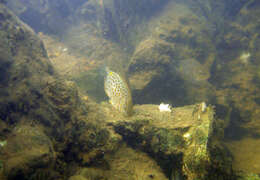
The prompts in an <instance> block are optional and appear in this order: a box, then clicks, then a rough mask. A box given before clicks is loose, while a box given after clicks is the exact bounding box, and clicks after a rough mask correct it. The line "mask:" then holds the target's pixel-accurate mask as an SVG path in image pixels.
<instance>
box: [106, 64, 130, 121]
mask: <svg viewBox="0 0 260 180" xmlns="http://www.w3.org/2000/svg"><path fill="white" fill-rule="evenodd" d="M104 87H105V92H106V94H107V96H108V97H109V102H110V103H111V104H112V106H113V107H114V108H115V109H117V110H118V111H120V112H122V113H123V114H124V115H127V116H129V115H131V114H132V109H133V104H132V96H131V91H130V89H129V86H128V84H127V82H126V81H125V80H124V79H123V78H122V77H121V76H120V75H119V74H117V73H116V72H113V71H111V70H110V69H109V68H108V67H107V68H106V77H105V84H104Z"/></svg>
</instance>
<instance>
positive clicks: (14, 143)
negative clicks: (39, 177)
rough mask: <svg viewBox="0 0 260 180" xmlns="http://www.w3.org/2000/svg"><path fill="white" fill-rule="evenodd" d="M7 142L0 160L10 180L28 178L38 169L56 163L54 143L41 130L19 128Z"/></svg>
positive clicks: (1, 150)
mask: <svg viewBox="0 0 260 180" xmlns="http://www.w3.org/2000/svg"><path fill="white" fill-rule="evenodd" d="M6 141H7V144H6V146H4V147H3V148H1V149H0V159H1V161H2V162H3V167H4V168H3V172H4V176H6V177H7V178H8V179H14V178H16V177H27V178H28V177H30V175H31V174H33V173H35V170H36V169H38V171H39V169H44V168H48V167H50V166H51V165H53V163H54V162H55V152H54V149H53V145H52V142H51V140H50V139H49V138H48V137H47V136H46V135H45V134H44V132H43V129H41V128H38V127H32V126H29V125H21V126H17V127H16V128H15V129H14V130H13V132H12V136H10V137H9V138H8V139H7V140H6Z"/></svg>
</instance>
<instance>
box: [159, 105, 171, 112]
mask: <svg viewBox="0 0 260 180" xmlns="http://www.w3.org/2000/svg"><path fill="white" fill-rule="evenodd" d="M158 108H159V110H160V112H171V111H172V110H171V106H170V105H169V104H164V103H161V104H160V105H159V107H158Z"/></svg>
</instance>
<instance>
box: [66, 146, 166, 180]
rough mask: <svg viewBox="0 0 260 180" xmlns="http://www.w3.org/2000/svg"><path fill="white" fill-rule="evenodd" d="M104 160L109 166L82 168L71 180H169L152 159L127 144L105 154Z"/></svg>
mask: <svg viewBox="0 0 260 180" xmlns="http://www.w3.org/2000/svg"><path fill="white" fill-rule="evenodd" d="M104 160H105V162H106V164H107V165H106V166H104V167H103V168H98V167H89V168H82V169H81V170H79V171H78V172H77V173H76V174H75V175H74V176H72V177H70V179H71V180H74V179H75V180H77V179H79V180H81V179H82V180H83V179H85V180H94V179H104V180H110V179H113V180H120V179H125V180H133V179H144V180H150V179H155V180H166V179H168V178H166V177H165V175H164V173H163V171H162V170H161V168H160V167H159V166H158V165H157V164H156V162H155V161H154V160H153V159H152V158H150V157H149V156H148V155H147V154H145V153H143V152H140V151H136V150H134V149H132V148H130V147H127V146H126V145H125V144H122V146H121V147H120V148H119V149H118V151H116V152H115V153H113V154H105V156H104Z"/></svg>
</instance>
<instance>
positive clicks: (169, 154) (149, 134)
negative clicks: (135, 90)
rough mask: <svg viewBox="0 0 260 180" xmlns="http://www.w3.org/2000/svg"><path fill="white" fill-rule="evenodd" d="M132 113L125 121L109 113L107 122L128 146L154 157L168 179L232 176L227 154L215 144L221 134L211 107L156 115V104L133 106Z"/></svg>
mask: <svg viewBox="0 0 260 180" xmlns="http://www.w3.org/2000/svg"><path fill="white" fill-rule="evenodd" d="M134 112H135V113H134V115H133V116H132V117H130V118H127V119H126V118H123V117H118V115H117V116H116V115H115V114H114V113H112V112H110V115H109V117H108V123H109V124H110V125H112V126H113V127H114V128H115V131H116V132H117V133H119V134H120V135H122V136H123V138H124V139H125V140H126V142H127V143H128V144H129V145H131V146H132V147H135V148H138V149H141V150H143V151H145V152H147V153H149V154H150V155H151V156H152V157H153V158H155V160H156V161H157V162H158V163H159V164H160V166H161V167H162V168H163V170H164V172H165V173H166V175H167V176H168V177H171V178H173V179H174V178H177V177H187V179H208V178H216V177H217V176H219V177H222V178H228V177H231V176H232V168H231V160H232V159H231V158H230V157H229V155H230V154H229V152H228V151H227V149H225V148H222V146H219V144H218V143H216V142H215V139H216V137H217V139H221V138H222V136H223V134H221V131H219V130H217V128H220V127H219V126H216V124H218V123H217V120H216V119H215V118H214V109H213V107H212V106H208V107H207V106H206V104H205V103H201V104H196V105H191V106H185V107H179V108H172V109H171V112H160V111H159V108H158V106H156V105H137V106H135V107H134ZM214 171H216V172H218V173H217V175H216V174H214V173H212V172H214ZM213 174H214V175H216V176H214V175H213Z"/></svg>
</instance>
